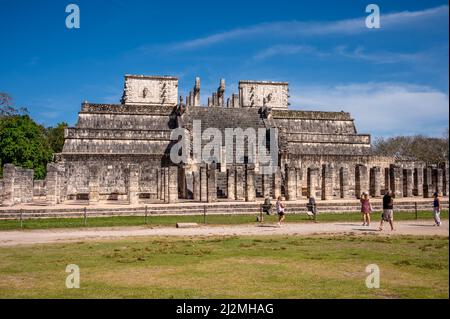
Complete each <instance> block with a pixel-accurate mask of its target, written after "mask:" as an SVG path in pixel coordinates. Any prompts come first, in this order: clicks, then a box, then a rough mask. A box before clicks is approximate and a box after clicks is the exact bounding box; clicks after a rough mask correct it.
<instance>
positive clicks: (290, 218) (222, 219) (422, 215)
mask: <svg viewBox="0 0 450 319" xmlns="http://www.w3.org/2000/svg"><path fill="white" fill-rule="evenodd" d="M394 216H395V219H396V220H412V219H415V213H414V212H397V213H395V215H394ZM432 216H433V213H432V212H431V211H420V212H418V218H419V219H431V220H432V219H433V217H432ZM264 218H265V221H268V222H275V221H276V220H277V217H276V216H274V215H271V216H264ZM441 218H443V219H447V218H448V211H442V212H441ZM372 219H373V221H376V222H379V221H380V213H373V214H372ZM317 220H318V221H319V222H335V221H359V220H361V214H360V213H322V214H319V215H318V217H317ZM255 221H256V214H254V215H207V216H206V222H207V223H208V224H215V225H221V224H223V225H228V224H246V223H254V222H255ZM286 221H287V222H310V219H309V218H308V217H307V216H306V214H295V215H290V214H288V215H287V216H286ZM177 222H196V223H203V222H204V217H203V215H196V216H148V217H147V224H149V225H151V226H175V224H176V223H177ZM144 224H145V219H144V216H119V217H92V218H88V219H87V224H86V226H87V227H112V226H140V225H144ZM74 227H84V220H83V218H45V219H26V220H24V222H23V228H25V229H45V228H74ZM19 228H20V221H19V220H0V230H11V229H19Z"/></svg>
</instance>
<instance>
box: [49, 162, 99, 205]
mask: <svg viewBox="0 0 450 319" xmlns="http://www.w3.org/2000/svg"><path fill="white" fill-rule="evenodd" d="M88 169H89V173H91V170H92V168H91V167H89V168H88ZM58 177H59V176H58V166H57V165H56V164H55V163H48V164H47V177H46V179H45V185H46V189H47V196H46V200H47V202H49V203H50V204H51V205H55V204H58V203H59V200H58V199H59V192H58V190H59V178H58ZM90 190H91V177H89V193H90ZM89 196H90V194H89Z"/></svg>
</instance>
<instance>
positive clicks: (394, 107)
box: [291, 82, 449, 136]
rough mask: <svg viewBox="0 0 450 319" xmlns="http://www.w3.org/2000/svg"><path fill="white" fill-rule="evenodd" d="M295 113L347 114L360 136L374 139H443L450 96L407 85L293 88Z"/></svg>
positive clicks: (369, 84)
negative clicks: (411, 136)
mask: <svg viewBox="0 0 450 319" xmlns="http://www.w3.org/2000/svg"><path fill="white" fill-rule="evenodd" d="M291 93H292V96H291V104H292V105H293V109H303V110H323V111H341V110H343V111H346V112H350V113H351V114H352V116H353V117H354V118H355V124H356V128H357V130H358V132H361V133H369V134H372V135H373V136H379V135H380V136H392V135H413V134H424V135H429V136H441V135H442V134H443V132H444V129H445V128H446V127H448V116H449V106H448V105H449V96H448V93H444V92H441V91H438V90H435V89H432V88H429V87H425V86H419V85H410V84H404V83H387V82H385V83H360V84H348V85H340V86H300V87H296V88H291Z"/></svg>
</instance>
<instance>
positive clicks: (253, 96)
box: [239, 81, 289, 109]
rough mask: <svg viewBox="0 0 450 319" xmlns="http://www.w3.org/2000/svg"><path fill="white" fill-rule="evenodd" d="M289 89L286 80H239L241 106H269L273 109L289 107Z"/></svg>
mask: <svg viewBox="0 0 450 319" xmlns="http://www.w3.org/2000/svg"><path fill="white" fill-rule="evenodd" d="M288 98H289V89H288V83H286V82H270V81H239V99H240V106H241V107H261V106H263V105H264V106H267V107H270V108H273V109H287V108H288Z"/></svg>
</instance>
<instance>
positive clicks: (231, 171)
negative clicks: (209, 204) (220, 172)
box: [227, 164, 236, 200]
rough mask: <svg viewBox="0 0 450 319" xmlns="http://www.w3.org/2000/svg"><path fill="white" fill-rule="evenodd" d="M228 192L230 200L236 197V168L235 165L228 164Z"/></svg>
mask: <svg viewBox="0 0 450 319" xmlns="http://www.w3.org/2000/svg"><path fill="white" fill-rule="evenodd" d="M227 182H228V183H227V193H228V199H229V200H235V199H236V169H235V167H234V165H231V164H230V165H227Z"/></svg>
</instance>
